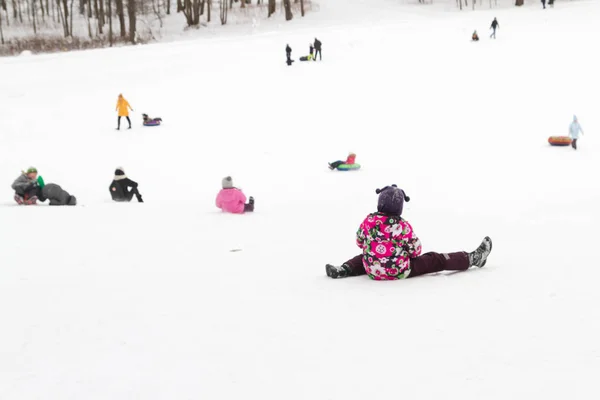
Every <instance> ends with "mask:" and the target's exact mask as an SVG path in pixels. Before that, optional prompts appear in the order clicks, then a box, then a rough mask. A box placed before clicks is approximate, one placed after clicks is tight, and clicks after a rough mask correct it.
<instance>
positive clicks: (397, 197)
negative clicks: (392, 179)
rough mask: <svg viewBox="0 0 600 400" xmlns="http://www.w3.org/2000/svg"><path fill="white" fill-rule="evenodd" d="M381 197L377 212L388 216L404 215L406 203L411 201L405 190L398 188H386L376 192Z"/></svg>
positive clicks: (392, 186)
mask: <svg viewBox="0 0 600 400" xmlns="http://www.w3.org/2000/svg"><path fill="white" fill-rule="evenodd" d="M375 193H377V194H378V195H379V199H378V201H377V211H379V212H380V213H382V214H387V215H396V216H400V215H402V209H403V208H404V201H410V197H408V196H407V195H406V193H404V190H402V189H398V186H396V185H391V186H386V187H384V188H383V189H377V190H375Z"/></svg>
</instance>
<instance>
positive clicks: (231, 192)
mask: <svg viewBox="0 0 600 400" xmlns="http://www.w3.org/2000/svg"><path fill="white" fill-rule="evenodd" d="M221 184H222V186H223V189H221V191H220V192H219V194H218V195H217V200H216V205H217V207H218V208H220V209H221V210H223V211H225V212H228V213H232V214H243V213H245V212H252V211H254V198H253V197H252V196H250V200H249V201H248V204H246V195H245V194H244V193H243V192H242V191H241V190H240V189H238V188H236V187H234V186H233V180H232V179H231V177H230V176H227V177H225V178H223V181H222V182H221Z"/></svg>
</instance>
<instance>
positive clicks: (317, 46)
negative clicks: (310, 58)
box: [314, 38, 323, 61]
mask: <svg viewBox="0 0 600 400" xmlns="http://www.w3.org/2000/svg"><path fill="white" fill-rule="evenodd" d="M322 45H323V44H322V43H321V41H320V40H319V39H317V38H315V58H314V60H315V61H317V54H318V55H319V61H322V60H323V54H322V53H321V46H322Z"/></svg>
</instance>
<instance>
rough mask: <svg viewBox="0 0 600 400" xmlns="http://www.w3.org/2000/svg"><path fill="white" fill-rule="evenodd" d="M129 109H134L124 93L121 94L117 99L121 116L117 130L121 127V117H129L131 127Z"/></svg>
mask: <svg viewBox="0 0 600 400" xmlns="http://www.w3.org/2000/svg"><path fill="white" fill-rule="evenodd" d="M129 110H131V111H133V108H131V106H130V105H129V102H128V101H127V100H125V98H124V97H123V95H122V94H119V99H118V100H117V112H118V113H119V118H118V119H117V130H119V129H121V117H125V118H127V122H129V128H128V129H131V120H130V119H129Z"/></svg>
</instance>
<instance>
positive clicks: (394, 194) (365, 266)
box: [325, 185, 492, 281]
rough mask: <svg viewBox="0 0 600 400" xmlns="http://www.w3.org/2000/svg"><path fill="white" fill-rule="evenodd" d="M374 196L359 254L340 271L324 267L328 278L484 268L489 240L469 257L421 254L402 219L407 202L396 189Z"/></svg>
mask: <svg viewBox="0 0 600 400" xmlns="http://www.w3.org/2000/svg"><path fill="white" fill-rule="evenodd" d="M376 193H377V194H379V200H378V203H377V212H376V213H372V214H369V215H367V218H365V220H364V221H363V223H362V224H361V225H360V227H359V228H358V232H357V234H356V243H357V245H358V247H360V248H361V249H362V254H360V255H358V256H356V257H354V258H352V259H350V260H348V261H346V262H345V263H344V264H342V265H341V266H340V267H337V266H333V265H329V264H327V266H326V267H325V270H326V273H327V276H329V277H331V278H346V277H349V276H360V275H365V274H367V275H369V277H370V278H371V279H374V280H377V281H383V280H396V279H405V278H412V277H415V276H419V275H424V274H430V273H433V272H440V271H464V270H467V269H469V268H470V267H473V266H475V267H479V268H481V267H483V266H484V265H485V263H486V261H487V257H488V256H489V254H490V252H491V251H492V240H491V239H490V238H489V237H486V238H485V239H483V242H481V245H479V247H478V248H477V250H475V251H473V252H472V253H465V252H458V253H447V254H439V253H426V254H421V241H420V240H419V238H418V237H417V235H415V233H414V231H413V229H412V226H411V225H410V224H409V223H408V221H406V220H405V219H403V218H402V209H403V207H404V201H410V198H409V197H408V196H407V195H406V194H405V193H404V191H403V190H402V189H399V188H397V187H396V185H392V186H386V187H384V188H383V189H377V190H376Z"/></svg>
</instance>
